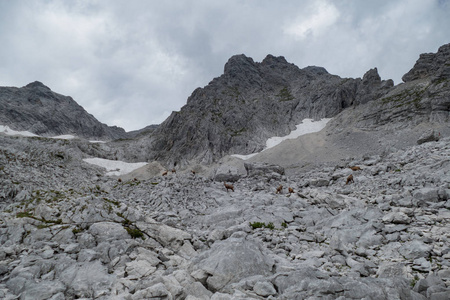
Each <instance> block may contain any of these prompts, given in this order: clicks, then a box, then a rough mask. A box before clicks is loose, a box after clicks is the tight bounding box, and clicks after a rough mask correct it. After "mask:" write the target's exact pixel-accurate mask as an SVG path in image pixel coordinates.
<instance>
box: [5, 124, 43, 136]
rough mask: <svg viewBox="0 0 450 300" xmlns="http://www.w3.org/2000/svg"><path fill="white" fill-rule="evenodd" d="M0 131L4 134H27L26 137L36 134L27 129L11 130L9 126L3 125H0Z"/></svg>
mask: <svg viewBox="0 0 450 300" xmlns="http://www.w3.org/2000/svg"><path fill="white" fill-rule="evenodd" d="M0 133H4V134H6V135H21V136H28V137H33V136H38V135H36V134H34V133H32V132H29V131H15V130H12V129H11V128H9V126H4V125H0Z"/></svg>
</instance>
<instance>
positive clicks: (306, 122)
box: [231, 118, 331, 160]
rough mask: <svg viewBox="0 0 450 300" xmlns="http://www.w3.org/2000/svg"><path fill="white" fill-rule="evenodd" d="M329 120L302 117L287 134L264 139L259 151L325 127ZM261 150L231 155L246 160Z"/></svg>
mask: <svg viewBox="0 0 450 300" xmlns="http://www.w3.org/2000/svg"><path fill="white" fill-rule="evenodd" d="M330 120H331V118H325V119H321V120H319V121H314V120H313V119H303V121H302V123H300V124H298V125H297V126H296V128H295V130H293V131H291V133H289V134H288V135H286V136H274V137H271V138H269V139H268V140H267V141H266V148H264V149H263V150H262V151H261V152H263V151H265V150H267V149H270V148H273V147H275V146H276V145H278V144H280V143H281V142H283V141H285V140H292V139H296V138H298V137H300V136H302V135H305V134H308V133H313V132H319V131H321V130H322V129H324V128H325V126H326V125H327V123H328V122H329V121H330ZM261 152H258V153H252V154H248V155H240V154H233V155H231V156H233V157H237V158H240V159H243V160H247V159H249V158H251V157H253V156H255V155H257V154H259V153H261Z"/></svg>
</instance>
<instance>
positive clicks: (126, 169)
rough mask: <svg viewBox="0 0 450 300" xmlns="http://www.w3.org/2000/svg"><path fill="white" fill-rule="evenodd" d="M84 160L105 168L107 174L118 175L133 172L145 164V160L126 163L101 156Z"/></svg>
mask: <svg viewBox="0 0 450 300" xmlns="http://www.w3.org/2000/svg"><path fill="white" fill-rule="evenodd" d="M83 160H84V161H85V162H87V163H90V164H93V165H97V166H100V167H103V168H105V169H106V170H107V171H108V172H107V173H106V175H107V176H120V175H124V174H127V173H130V172H133V171H134V170H136V169H139V168H140V167H143V166H145V165H147V163H146V162H138V163H127V162H123V161H118V160H109V159H103V158H97V157H95V158H85V159H83Z"/></svg>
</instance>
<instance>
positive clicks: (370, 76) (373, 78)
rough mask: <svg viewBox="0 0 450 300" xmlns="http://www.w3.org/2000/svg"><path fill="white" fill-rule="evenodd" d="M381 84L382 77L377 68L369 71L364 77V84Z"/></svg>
mask: <svg viewBox="0 0 450 300" xmlns="http://www.w3.org/2000/svg"><path fill="white" fill-rule="evenodd" d="M365 82H367V83H372V82H373V83H375V82H377V83H380V82H381V77H380V75H379V74H378V69H377V68H373V69H370V70H369V71H367V72H366V74H364V76H363V83H365Z"/></svg>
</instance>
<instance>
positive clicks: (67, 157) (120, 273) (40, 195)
mask: <svg viewBox="0 0 450 300" xmlns="http://www.w3.org/2000/svg"><path fill="white" fill-rule="evenodd" d="M0 139H1V142H0V162H1V165H0V178H1V181H0V182H1V189H0V191H1V194H0V258H1V259H0V298H2V299H17V298H20V299H79V298H84V299H216V300H217V299H264V298H271V299H362V298H364V299H448V295H449V293H450V242H449V241H450V235H449V233H450V200H449V199H450V160H449V157H450V139H449V138H443V139H441V140H439V141H431V142H426V143H423V144H421V145H416V146H413V147H410V148H408V149H407V150H406V151H395V152H392V153H390V154H386V155H384V156H365V157H361V156H359V157H350V158H348V159H344V160H341V161H340V162H339V163H338V164H335V165H334V166H317V167H315V168H313V169H311V170H310V171H309V172H304V173H300V174H298V175H292V176H286V175H283V173H284V171H283V169H282V168H279V167H278V168H274V167H270V166H265V165H260V164H248V165H247V173H246V174H244V175H243V176H241V177H240V179H239V180H238V181H237V182H235V183H234V191H227V190H226V189H225V187H224V186H223V183H222V182H215V181H212V180H210V179H209V178H206V177H202V176H199V175H198V174H196V175H193V174H191V173H184V174H183V173H178V172H177V173H169V174H168V175H167V176H156V177H152V178H149V179H144V180H139V179H130V180H126V179H123V180H118V179H117V178H112V177H107V176H104V174H105V171H104V170H102V169H101V168H98V167H95V166H93V165H89V164H86V163H84V162H82V161H81V159H80V152H79V151H78V150H76V148H72V147H71V145H72V144H71V143H74V142H73V141H61V140H53V139H45V138H32V139H28V138H16V137H0ZM348 166H359V167H360V170H357V171H352V170H351V169H349V168H348ZM349 175H352V176H353V178H354V182H353V183H349V184H346V180H347V177H348V176H349ZM280 185H282V186H283V188H282V189H281V191H280V193H277V192H276V188H277V187H279V186H280ZM288 187H290V188H292V189H293V191H292V193H290V192H289V191H288Z"/></svg>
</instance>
